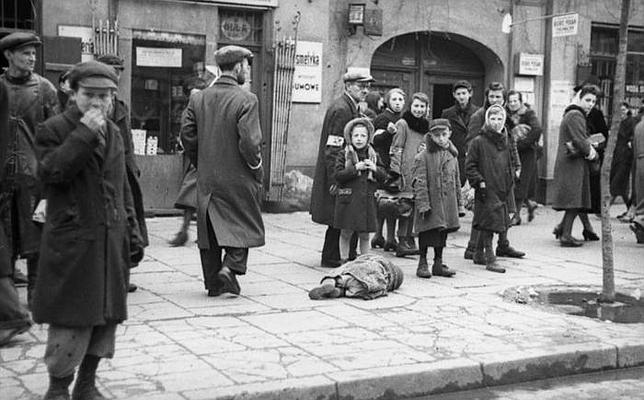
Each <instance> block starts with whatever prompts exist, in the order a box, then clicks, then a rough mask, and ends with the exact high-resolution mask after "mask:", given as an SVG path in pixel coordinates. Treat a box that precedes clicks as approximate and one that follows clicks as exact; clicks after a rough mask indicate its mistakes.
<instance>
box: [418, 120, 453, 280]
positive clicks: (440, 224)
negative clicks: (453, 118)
mask: <svg viewBox="0 0 644 400" xmlns="http://www.w3.org/2000/svg"><path fill="white" fill-rule="evenodd" d="M450 135H451V126H450V123H449V121H448V120H447V119H443V118H440V119H435V120H433V121H432V122H431V124H430V126H429V133H428V134H427V135H425V149H424V150H423V151H421V152H420V153H418V154H417V155H416V158H415V160H414V161H415V165H414V179H413V187H414V197H415V202H416V211H415V216H414V217H415V218H414V233H416V234H417V235H418V247H419V248H420V259H419V260H418V269H417V270H416V276H418V277H419V278H431V277H432V274H434V275H436V276H445V277H452V276H454V274H455V272H454V271H452V270H450V269H449V268H448V267H447V265H445V264H443V249H444V248H445V243H446V240H447V234H448V233H449V232H454V231H456V230H458V229H459V228H460V225H459V222H458V210H459V207H460V203H461V183H460V177H459V169H458V159H457V157H458V151H457V150H456V147H455V146H454V144H452V142H450V140H449V137H450ZM428 247H433V248H434V264H433V265H432V271H431V272H430V271H429V267H428V265H427V248H428Z"/></svg>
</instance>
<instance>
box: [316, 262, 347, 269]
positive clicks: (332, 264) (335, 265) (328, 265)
mask: <svg viewBox="0 0 644 400" xmlns="http://www.w3.org/2000/svg"><path fill="white" fill-rule="evenodd" d="M340 265H342V261H340V260H322V262H321V263H320V267H322V268H338V267H339V266H340Z"/></svg>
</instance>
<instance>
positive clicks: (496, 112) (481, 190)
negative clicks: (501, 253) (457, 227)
mask: <svg viewBox="0 0 644 400" xmlns="http://www.w3.org/2000/svg"><path fill="white" fill-rule="evenodd" d="M505 118H506V113H505V108H503V107H502V106H501V105H498V104H495V105H492V106H490V107H489V108H488V109H487V110H486V111H485V125H484V126H483V129H482V131H481V134H480V135H479V136H477V137H475V138H474V139H473V140H472V142H471V143H470V147H469V150H468V152H467V159H466V161H465V169H466V173H467V179H468V180H469V182H470V184H471V185H472V187H474V188H475V190H476V194H475V199H474V217H473V218H472V229H476V230H478V231H480V234H479V238H478V242H479V243H477V245H476V248H477V252H478V251H479V250H478V249H481V248H482V249H483V252H484V255H483V256H484V259H485V269H487V270H488V271H492V272H500V273H503V272H505V268H503V267H501V266H500V265H499V264H498V263H497V262H496V256H495V254H494V251H493V250H492V236H493V234H494V233H498V234H499V237H500V236H502V235H507V230H508V228H509V227H510V210H509V208H510V204H509V203H510V198H511V197H513V191H514V180H515V179H516V178H518V176H519V171H518V169H517V166H516V163H515V162H514V161H513V160H512V154H511V153H512V151H511V149H510V147H511V144H510V141H511V138H510V137H509V136H508V133H507V131H506V127H505ZM480 257H481V256H480V255H478V254H477V255H475V258H480Z"/></svg>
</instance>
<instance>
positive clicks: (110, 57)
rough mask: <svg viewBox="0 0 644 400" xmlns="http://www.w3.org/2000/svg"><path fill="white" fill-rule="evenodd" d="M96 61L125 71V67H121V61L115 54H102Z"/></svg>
mask: <svg viewBox="0 0 644 400" xmlns="http://www.w3.org/2000/svg"><path fill="white" fill-rule="evenodd" d="M96 61H98V62H102V63H103V64H107V65H111V66H112V67H114V68H118V69H125V67H124V66H123V59H122V58H121V57H119V56H117V55H116V54H103V55H102V56H100V57H98V58H97V59H96Z"/></svg>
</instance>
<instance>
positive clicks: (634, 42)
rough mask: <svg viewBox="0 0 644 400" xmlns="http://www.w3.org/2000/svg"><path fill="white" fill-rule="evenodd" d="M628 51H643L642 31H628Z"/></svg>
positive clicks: (643, 35) (643, 38)
mask: <svg viewBox="0 0 644 400" xmlns="http://www.w3.org/2000/svg"><path fill="white" fill-rule="evenodd" d="M628 51H637V52H641V53H644V32H633V31H630V32H628Z"/></svg>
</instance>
